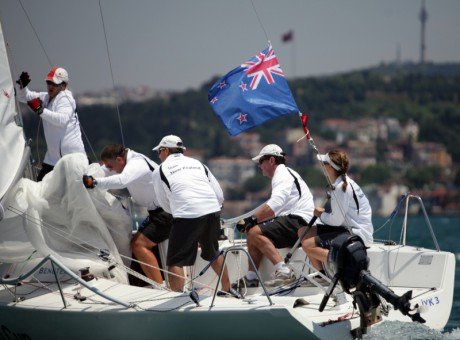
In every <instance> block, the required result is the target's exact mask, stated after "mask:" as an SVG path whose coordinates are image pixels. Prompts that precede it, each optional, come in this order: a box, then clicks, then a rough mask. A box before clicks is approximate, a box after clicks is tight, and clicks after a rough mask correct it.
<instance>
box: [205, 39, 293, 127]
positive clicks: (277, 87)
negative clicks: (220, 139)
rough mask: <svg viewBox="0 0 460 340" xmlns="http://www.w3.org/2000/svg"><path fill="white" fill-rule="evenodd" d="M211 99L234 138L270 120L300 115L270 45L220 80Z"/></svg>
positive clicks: (210, 94) (212, 91) (214, 87)
mask: <svg viewBox="0 0 460 340" xmlns="http://www.w3.org/2000/svg"><path fill="white" fill-rule="evenodd" d="M208 99H209V103H210V104H211V106H212V108H213V109H214V111H215V112H216V114H217V115H218V116H219V118H220V120H222V123H224V125H225V127H226V129H227V130H228V132H229V133H230V135H232V136H235V135H237V134H239V133H240V132H243V131H246V130H248V129H250V128H252V127H255V126H258V125H261V124H263V123H265V122H266V121H268V120H270V119H273V118H276V117H280V116H285V115H288V114H292V113H299V109H298V108H297V104H296V103H295V101H294V98H293V97H292V93H291V90H290V89H289V86H288V84H287V82H286V79H285V78H284V73H283V71H282V70H281V67H280V65H279V62H278V58H277V57H276V55H275V53H274V52H273V48H272V46H271V45H269V46H268V47H267V48H266V49H265V50H263V51H262V52H260V53H258V54H257V55H256V56H255V57H253V58H251V59H250V60H249V61H247V62H245V63H243V64H242V65H241V66H239V67H237V68H235V69H233V70H232V71H230V72H229V73H228V74H226V75H225V76H224V77H222V78H221V79H219V80H218V81H217V82H216V83H215V84H214V85H213V86H212V87H211V89H210V90H209V93H208Z"/></svg>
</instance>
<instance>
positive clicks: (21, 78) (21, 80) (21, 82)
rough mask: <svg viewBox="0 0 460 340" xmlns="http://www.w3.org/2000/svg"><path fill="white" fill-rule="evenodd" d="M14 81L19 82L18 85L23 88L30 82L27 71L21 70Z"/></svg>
mask: <svg viewBox="0 0 460 340" xmlns="http://www.w3.org/2000/svg"><path fill="white" fill-rule="evenodd" d="M16 83H17V84H19V87H20V88H21V89H23V88H24V87H26V86H27V85H29V83H30V77H29V73H27V72H22V73H21V75H20V76H19V79H18V80H16Z"/></svg>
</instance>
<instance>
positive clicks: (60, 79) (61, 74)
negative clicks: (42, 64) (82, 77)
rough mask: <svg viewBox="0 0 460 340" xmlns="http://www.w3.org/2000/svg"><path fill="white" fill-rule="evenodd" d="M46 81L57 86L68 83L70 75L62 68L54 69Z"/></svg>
mask: <svg viewBox="0 0 460 340" xmlns="http://www.w3.org/2000/svg"><path fill="white" fill-rule="evenodd" d="M45 81H52V82H53V83H55V84H61V83H68V82H69V74H68V73H67V71H66V70H65V69H63V68H62V67H57V66H55V67H53V68H52V69H51V70H50V71H49V72H48V74H47V75H46V78H45Z"/></svg>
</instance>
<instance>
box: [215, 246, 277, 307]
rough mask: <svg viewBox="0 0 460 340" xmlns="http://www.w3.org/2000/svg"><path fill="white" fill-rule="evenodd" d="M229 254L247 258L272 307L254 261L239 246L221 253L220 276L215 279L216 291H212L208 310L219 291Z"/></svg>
mask: <svg viewBox="0 0 460 340" xmlns="http://www.w3.org/2000/svg"><path fill="white" fill-rule="evenodd" d="M229 252H232V253H234V252H243V253H244V254H246V256H247V257H248V261H250V262H251V265H252V267H253V268H255V269H254V271H255V273H256V275H257V279H258V280H259V283H260V285H261V287H262V289H263V290H264V293H265V296H266V297H267V299H268V302H269V304H270V306H272V305H273V301H272V299H271V298H270V295H269V294H268V291H267V288H265V285H264V282H263V281H262V278H261V277H260V274H259V271H258V270H257V269H256V268H257V267H256V265H255V264H254V261H253V260H252V257H251V255H249V253H248V251H247V250H246V249H244V248H243V247H241V246H231V247H228V248H227V249H225V250H224V251H223V256H224V261H223V263H222V267H221V268H220V275H219V277H218V279H217V283H216V289H214V294H213V296H212V301H211V305H210V306H209V308H212V307H214V300H215V299H216V295H217V292H218V291H219V289H218V288H219V284H220V282H221V280H222V275H223V274H224V268H225V264H226V262H227V255H228V254H229Z"/></svg>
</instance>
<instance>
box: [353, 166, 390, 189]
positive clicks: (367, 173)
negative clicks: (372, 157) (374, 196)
mask: <svg viewBox="0 0 460 340" xmlns="http://www.w3.org/2000/svg"><path fill="white" fill-rule="evenodd" d="M392 177H393V176H392V172H391V170H390V168H389V167H388V166H386V165H384V164H376V165H370V166H368V167H367V168H366V169H364V171H363V172H362V174H361V183H362V184H363V185H364V184H383V183H386V182H388V181H390V180H391V179H392Z"/></svg>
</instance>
